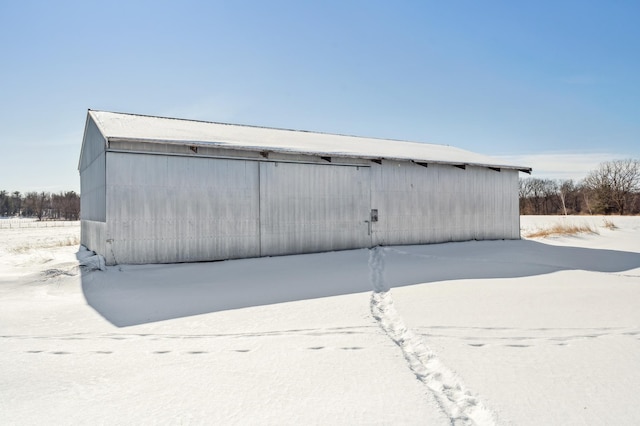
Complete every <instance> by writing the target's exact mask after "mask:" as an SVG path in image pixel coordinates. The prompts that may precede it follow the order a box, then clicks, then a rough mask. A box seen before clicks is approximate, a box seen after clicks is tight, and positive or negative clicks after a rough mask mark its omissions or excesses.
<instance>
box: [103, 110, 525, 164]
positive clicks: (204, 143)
mask: <svg viewBox="0 0 640 426" xmlns="http://www.w3.org/2000/svg"><path fill="white" fill-rule="evenodd" d="M187 121H188V120H187ZM327 134H328V135H334V134H333V133H327ZM105 139H106V140H107V144H108V145H109V143H110V142H112V141H113V142H139V143H159V144H167V145H193V146H199V147H213V148H224V149H229V150H233V151H250V152H274V153H280V154H298V155H313V156H319V157H322V156H327V157H340V158H358V159H363V160H387V161H402V162H404V161H407V162H414V163H415V162H418V163H429V164H447V165H465V166H475V167H486V168H500V169H509V170H518V171H521V172H524V173H531V171H532V169H531V168H530V167H523V166H514V165H506V164H497V163H475V162H460V161H446V160H430V159H426V158H411V157H393V156H380V155H362V154H351V153H348V152H329V151H324V152H321V151H303V150H295V149H287V148H278V147H257V146H244V145H235V144H229V143H227V142H209V141H195V140H178V139H175V140H174V139H152V138H128V137H120V136H111V137H106V138H105ZM389 141H394V140H392V139H389ZM397 142H402V141H397ZM414 143H420V142H414Z"/></svg>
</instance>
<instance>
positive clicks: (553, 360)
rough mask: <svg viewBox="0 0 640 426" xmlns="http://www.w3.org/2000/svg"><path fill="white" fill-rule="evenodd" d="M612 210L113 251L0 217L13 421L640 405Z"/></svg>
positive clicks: (444, 413)
mask: <svg viewBox="0 0 640 426" xmlns="http://www.w3.org/2000/svg"><path fill="white" fill-rule="evenodd" d="M606 219H607V220H608V221H610V222H613V224H615V225H616V227H617V228H615V229H609V227H607V226H605V225H608V224H607V222H606V221H605V218H602V217H568V218H563V217H558V216H556V217H539V216H538V217H535V216H533V217H532V216H523V217H522V218H521V226H522V228H523V233H529V232H532V231H534V230H539V229H542V228H545V227H549V226H551V225H553V224H556V223H566V222H569V221H570V222H572V223H574V222H580V223H587V224H588V225H589V226H590V227H592V228H593V229H594V230H595V231H596V232H597V233H593V234H580V235H578V236H564V237H554V238H543V239H524V240H521V241H485V242H467V243H450V244H439V245H428V246H403V247H385V248H378V249H374V250H371V251H369V250H353V251H344V252H334V253H323V254H313V255H301V256H286V257H274V258H262V259H247V260H235V261H227V262H213V263H198V264H176V265H143V266H129V265H122V266H115V267H108V268H107V270H106V271H99V270H90V268H85V267H83V268H81V267H79V260H78V258H80V259H84V258H85V257H86V256H87V253H85V252H82V251H79V250H78V237H79V227H77V226H74V227H66V228H18V229H16V228H11V229H0V378H1V380H0V423H2V424H20V425H22V424H33V425H36V424H38V425H41V424H92V425H93V424H221V423H222V424H247V423H249V424H433V425H438V424H442V425H447V424H494V423H495V424H517V425H520V424H523V425H540V424H563V425H571V424H616V425H624V424H629V425H631V424H638V423H640V394H639V393H638V389H640V310H639V309H638V301H640V217H607V218H606Z"/></svg>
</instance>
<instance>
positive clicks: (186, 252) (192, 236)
mask: <svg viewBox="0 0 640 426" xmlns="http://www.w3.org/2000/svg"><path fill="white" fill-rule="evenodd" d="M107 176H108V183H107V218H108V226H107V248H106V251H107V256H106V258H107V263H108V264H114V263H166V262H194V261H204V260H219V259H232V258H241V257H255V256H259V253H260V252H259V230H258V222H259V220H258V218H259V217H258V211H259V203H258V197H259V189H258V163H257V162H255V161H243V160H224V159H207V158H190V157H176V156H171V157H169V156H162V155H148V154H124V153H114V152H108V153H107Z"/></svg>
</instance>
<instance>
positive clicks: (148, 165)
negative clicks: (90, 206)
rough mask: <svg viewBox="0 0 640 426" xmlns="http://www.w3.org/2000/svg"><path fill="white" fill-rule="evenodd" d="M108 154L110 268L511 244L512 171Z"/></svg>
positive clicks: (514, 225) (91, 229) (514, 228)
mask: <svg viewBox="0 0 640 426" xmlns="http://www.w3.org/2000/svg"><path fill="white" fill-rule="evenodd" d="M106 155H107V157H106V174H107V176H108V178H107V185H106V209H107V215H106V218H107V222H108V223H107V225H106V227H105V229H104V230H102V229H101V228H99V227H96V226H89V225H91V224H90V223H89V221H87V224H86V225H85V226H83V234H85V233H86V234H87V235H90V236H91V237H90V241H93V240H94V239H96V238H103V239H104V241H105V244H104V254H105V257H106V258H107V263H108V264H115V263H166V262H193V261H207V260H222V259H232V258H243V257H257V256H269V255H282V254H295V253H310V252H320V251H328V250H342V249H351V248H360V247H370V246H372V245H377V244H382V245H392V244H426V243H437V242H444V241H464V240H472V239H503V238H505V239H512V238H519V216H518V199H517V193H518V191H517V190H518V188H517V185H518V172H517V171H507V170H504V171H500V172H498V171H494V170H491V169H488V168H481V167H470V166H468V167H467V168H466V170H461V169H459V168H456V167H454V166H451V165H435V164H430V165H429V166H428V167H423V166H420V165H417V164H414V163H409V162H393V161H383V162H382V164H381V165H379V164H376V163H371V166H348V165H339V166H338V165H333V164H329V163H327V164H305V163H287V162H280V161H255V160H242V159H221V158H201V157H186V156H166V155H157V154H133V153H121V152H107V154H106ZM371 209H377V210H378V218H379V220H378V222H375V223H372V224H371V231H372V232H371V234H370V233H369V223H368V222H367V221H369V220H370V211H371ZM85 229H86V231H85ZM101 233H103V234H104V235H103V237H100V234H101ZM83 239H84V237H83ZM88 241H89V239H88ZM91 244H94V245H96V244H95V243H93V242H91ZM97 247H98V246H97V245H96V248H94V247H90V248H92V249H93V250H96V251H98V250H97ZM101 250H102V248H101ZM98 252H100V251H98Z"/></svg>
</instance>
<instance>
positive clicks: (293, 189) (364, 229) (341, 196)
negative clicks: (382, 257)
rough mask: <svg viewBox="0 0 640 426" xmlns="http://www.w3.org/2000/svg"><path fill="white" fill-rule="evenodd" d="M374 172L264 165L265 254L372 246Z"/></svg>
mask: <svg viewBox="0 0 640 426" xmlns="http://www.w3.org/2000/svg"><path fill="white" fill-rule="evenodd" d="M370 182H371V181H370V168H369V167H357V166H356V167H353V166H334V165H315V164H293V163H278V162H274V163H269V162H263V163H260V218H261V245H262V255H263V256H269V255H280V254H291V253H310V252H319V251H327V250H342V249H350V248H360V247H369V246H370V244H371V237H370V235H369V232H368V225H367V223H366V222H365V221H366V220H368V219H369V214H370V192H371V183H370Z"/></svg>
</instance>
